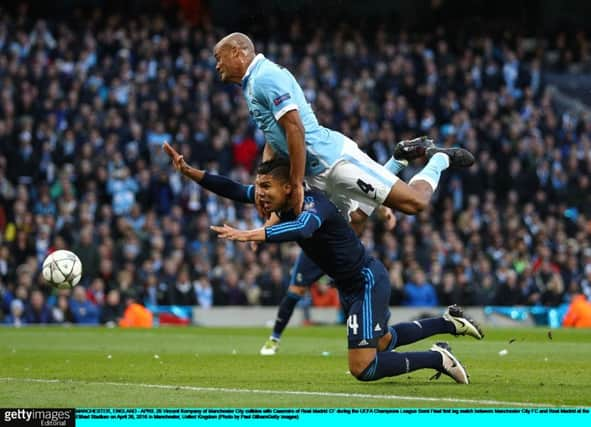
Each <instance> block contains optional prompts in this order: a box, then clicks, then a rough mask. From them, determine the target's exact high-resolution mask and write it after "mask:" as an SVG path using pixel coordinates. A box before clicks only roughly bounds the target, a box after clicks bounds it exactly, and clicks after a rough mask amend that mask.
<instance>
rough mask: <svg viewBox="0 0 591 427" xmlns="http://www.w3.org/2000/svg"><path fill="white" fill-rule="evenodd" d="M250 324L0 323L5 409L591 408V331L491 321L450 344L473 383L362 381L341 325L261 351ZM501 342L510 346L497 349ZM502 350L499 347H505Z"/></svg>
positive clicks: (295, 331) (424, 377)
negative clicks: (477, 334)
mask: <svg viewBox="0 0 591 427" xmlns="http://www.w3.org/2000/svg"><path fill="white" fill-rule="evenodd" d="M268 334H269V330H268V329H262V328H261V329H254V328H197V327H195V328H193V327H192V328H160V329H152V330H120V329H104V328H67V327H66V328H49V327H47V328H43V327H28V328H23V329H4V328H2V329H0V338H1V339H0V360H1V361H2V362H1V363H0V402H2V406H4V407H23V406H25V407H79V408H81V407H514V406H516V407H530V406H533V407H535V406H590V405H591V387H589V385H590V384H591V330H553V331H552V333H551V336H550V334H548V329H544V328H520V329H491V328H488V329H487V330H486V337H485V339H484V340H482V341H476V340H474V339H472V338H469V337H458V338H456V337H452V336H445V335H441V336H436V337H432V338H430V339H427V340H424V341H421V342H419V343H416V344H413V345H410V346H405V347H401V348H399V349H398V350H399V351H416V350H426V349H428V348H429V347H430V346H431V345H432V344H433V343H434V342H436V341H441V340H447V341H448V342H450V344H451V346H452V349H453V351H454V353H455V354H456V355H457V357H458V358H459V359H460V360H461V361H462V362H463V363H464V365H465V366H466V367H467V369H468V372H469V373H470V376H471V381H472V384H470V385H467V386H466V385H459V384H455V383H454V382H453V381H452V380H451V379H450V378H448V377H446V376H442V377H441V378H440V379H439V380H437V381H430V380H429V377H430V376H431V375H432V374H433V373H434V371H432V370H422V371H416V372H413V373H411V374H409V375H401V376H398V377H394V378H385V379H382V380H380V381H377V382H369V383H363V382H358V381H357V380H355V379H354V378H353V377H352V376H351V375H349V374H348V371H347V355H346V337H345V328H344V327H308V328H289V329H288V330H287V331H286V333H285V335H284V339H283V342H282V345H281V351H280V353H279V354H278V355H276V356H273V357H262V356H259V355H258V350H259V348H260V346H261V345H262V344H263V342H264V340H265V339H266V337H267V336H268ZM501 350H507V354H505V355H500V354H499V352H501ZM503 353H504V352H503Z"/></svg>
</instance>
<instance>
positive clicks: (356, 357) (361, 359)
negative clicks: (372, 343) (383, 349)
mask: <svg viewBox="0 0 591 427" xmlns="http://www.w3.org/2000/svg"><path fill="white" fill-rule="evenodd" d="M366 350H369V351H364V352H363V353H361V354H349V372H351V375H353V376H354V377H355V378H357V379H358V380H359V381H364V378H363V376H364V373H365V371H366V370H367V368H369V366H370V365H371V364H372V363H373V361H374V359H375V357H376V352H375V349H373V351H371V350H372V349H366Z"/></svg>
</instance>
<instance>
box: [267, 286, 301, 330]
mask: <svg viewBox="0 0 591 427" xmlns="http://www.w3.org/2000/svg"><path fill="white" fill-rule="evenodd" d="M301 298H302V297H301V296H299V295H298V294H295V293H293V292H289V291H288V292H287V294H285V296H284V297H283V299H282V300H281V304H279V311H278V312H277V319H275V326H274V327H273V334H271V337H272V338H274V339H276V340H279V339H280V338H281V334H282V333H283V330H284V329H285V327H286V326H287V324H288V323H289V319H291V315H292V314H293V310H294V309H295V306H296V304H297V303H298V301H299V300H300V299H301Z"/></svg>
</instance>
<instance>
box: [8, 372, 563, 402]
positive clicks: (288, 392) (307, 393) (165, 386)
mask: <svg viewBox="0 0 591 427" xmlns="http://www.w3.org/2000/svg"><path fill="white" fill-rule="evenodd" d="M0 381H6V382H33V383H45V384H56V383H64V384H81V385H99V386H104V385H109V386H115V387H140V388H155V389H165V390H186V391H196V392H208V393H253V394H274V395H277V394H283V395H292V396H321V397H344V398H348V399H350V398H354V399H384V400H408V401H417V402H449V403H466V404H476V405H493V406H499V407H500V406H520V407H534V408H549V407H555V406H557V405H555V404H552V403H529V402H508V401H503V400H478V399H456V398H453V397H415V396H399V395H392V394H388V395H379V394H361V393H332V392H321V391H293V390H257V389H246V388H224V387H195V386H189V385H171V384H144V383H125V382H111V381H80V380H58V379H56V380H48V379H42V378H0Z"/></svg>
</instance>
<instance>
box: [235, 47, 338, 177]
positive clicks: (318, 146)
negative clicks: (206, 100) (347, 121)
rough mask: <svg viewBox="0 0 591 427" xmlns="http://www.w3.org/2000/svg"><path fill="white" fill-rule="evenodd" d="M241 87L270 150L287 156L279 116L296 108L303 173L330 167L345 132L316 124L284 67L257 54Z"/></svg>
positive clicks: (304, 100)
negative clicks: (301, 138)
mask: <svg viewBox="0 0 591 427" xmlns="http://www.w3.org/2000/svg"><path fill="white" fill-rule="evenodd" d="M242 90H243V91H244V97H245V98H246V103H247V105H248V110H249V111H250V115H251V117H252V118H253V120H254V121H255V123H256V125H257V126H258V128H259V129H261V130H262V131H263V133H264V134H265V140H266V141H267V143H268V144H270V145H271V147H272V148H273V150H274V151H275V152H276V153H279V154H280V155H283V156H285V157H288V156H289V152H288V149H287V138H286V136H285V131H284V130H283V128H282V127H281V125H280V124H279V119H280V118H281V117H282V116H283V115H284V114H285V113H287V112H288V111H291V110H298V112H299V114H300V118H301V120H302V123H303V125H304V129H305V130H306V135H305V138H306V176H315V175H318V174H319V173H321V172H323V171H324V170H326V169H327V168H329V167H331V166H332V165H333V164H334V163H335V162H336V161H337V160H338V159H339V158H340V155H341V153H342V151H343V143H344V135H343V134H341V133H339V132H335V131H333V130H330V129H327V128H325V127H323V126H320V125H319V124H318V120H317V119H316V115H315V114H314V112H313V111H312V107H310V104H308V102H307V101H306V98H305V96H304V92H303V91H302V88H301V87H300V85H299V84H298V82H297V81H296V79H295V77H294V76H293V75H292V74H291V73H290V72H289V71H288V70H287V69H286V68H283V67H281V66H279V65H277V64H275V63H274V62H272V61H269V60H268V59H266V58H265V57H264V56H263V55H262V54H258V55H257V56H256V57H255V58H254V60H253V61H252V63H251V64H250V66H249V67H248V70H246V74H245V76H244V78H243V79H242Z"/></svg>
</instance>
